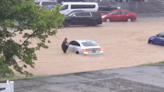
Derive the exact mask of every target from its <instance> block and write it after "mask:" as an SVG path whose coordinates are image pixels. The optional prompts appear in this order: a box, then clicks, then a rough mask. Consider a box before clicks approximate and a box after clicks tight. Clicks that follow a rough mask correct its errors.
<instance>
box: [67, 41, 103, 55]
mask: <svg viewBox="0 0 164 92" xmlns="http://www.w3.org/2000/svg"><path fill="white" fill-rule="evenodd" d="M68 51H69V52H73V53H76V54H84V55H101V54H103V49H102V48H101V47H100V46H99V45H98V44H97V43H96V42H95V41H93V40H88V39H79V40H73V41H71V42H70V43H69V46H68Z"/></svg>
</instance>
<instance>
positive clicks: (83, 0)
mask: <svg viewBox="0 0 164 92" xmlns="http://www.w3.org/2000/svg"><path fill="white" fill-rule="evenodd" d="M62 2H85V0H57V3H60V4H61V3H62Z"/></svg>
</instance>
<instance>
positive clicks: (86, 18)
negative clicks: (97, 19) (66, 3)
mask: <svg viewBox="0 0 164 92" xmlns="http://www.w3.org/2000/svg"><path fill="white" fill-rule="evenodd" d="M90 19H91V13H90V12H82V20H81V22H82V24H83V25H86V24H89V22H90Z"/></svg>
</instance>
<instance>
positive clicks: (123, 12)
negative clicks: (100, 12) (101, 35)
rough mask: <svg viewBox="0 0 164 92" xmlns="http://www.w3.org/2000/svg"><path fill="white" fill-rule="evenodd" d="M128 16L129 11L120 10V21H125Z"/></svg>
mask: <svg viewBox="0 0 164 92" xmlns="http://www.w3.org/2000/svg"><path fill="white" fill-rule="evenodd" d="M129 17H130V16H129V13H128V12H127V11H121V14H120V21H126V20H127V19H128V18H129Z"/></svg>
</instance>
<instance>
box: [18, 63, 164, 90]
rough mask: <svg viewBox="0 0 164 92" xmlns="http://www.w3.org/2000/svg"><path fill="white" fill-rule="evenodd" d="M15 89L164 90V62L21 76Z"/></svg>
mask: <svg viewBox="0 0 164 92" xmlns="http://www.w3.org/2000/svg"><path fill="white" fill-rule="evenodd" d="M15 92H164V65H159V66H139V67H130V68H120V69H111V70H110V69H109V70H99V71H91V72H82V73H74V74H65V75H56V76H48V77H40V78H32V79H23V80H17V81H15Z"/></svg>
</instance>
